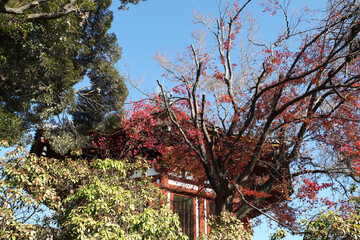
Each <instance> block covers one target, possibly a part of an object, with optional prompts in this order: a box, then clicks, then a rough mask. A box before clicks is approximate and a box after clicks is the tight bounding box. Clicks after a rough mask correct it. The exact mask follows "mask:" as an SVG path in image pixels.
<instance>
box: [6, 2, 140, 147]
mask: <svg viewBox="0 0 360 240" xmlns="http://www.w3.org/2000/svg"><path fill="white" fill-rule="evenodd" d="M111 2H112V1H111V0H99V1H83V0H80V1H75V0H61V1H49V0H40V1H31V0H27V1H17V0H2V1H0V102H1V110H0V119H1V123H0V138H1V139H8V140H11V141H12V142H15V141H17V140H19V138H21V137H22V136H23V134H24V132H26V131H27V130H28V129H29V128H30V127H32V126H34V125H35V124H39V123H44V122H46V121H47V120H49V119H51V118H54V116H57V117H58V119H57V120H56V123H57V124H59V123H63V126H64V125H67V126H68V128H69V129H72V130H74V129H75V128H78V129H77V132H78V131H80V132H84V131H87V130H88V129H90V128H96V127H97V126H98V125H99V124H103V123H104V118H99V117H95V118H91V117H89V114H88V112H87V111H88V110H89V111H91V112H92V116H94V115H97V116H104V115H106V114H105V113H114V112H118V111H119V110H121V106H122V103H123V101H124V99H125V98H126V96H127V89H126V87H125V85H124V83H123V80H122V78H121V77H120V76H119V73H118V72H117V71H116V69H115V67H114V64H115V63H116V62H117V60H118V59H119V58H120V50H121V49H120V48H119V46H118V44H117V40H116V36H115V35H114V34H110V33H108V30H109V28H110V26H111V23H112V20H113V15H112V12H111V11H110V10H109V7H110V5H111ZM128 2H129V1H121V3H122V4H127V3H128ZM130 2H131V3H134V4H136V3H138V1H136V2H134V1H130ZM86 79H89V82H90V83H89V87H83V88H82V89H81V90H76V89H75V88H74V86H75V85H76V84H78V83H80V82H81V81H84V80H86ZM95 113H96V114H95ZM64 114H65V115H64ZM66 114H70V116H69V117H66ZM71 115H74V119H72V117H71ZM72 121H74V122H72ZM8 126H10V128H9V127H8ZM69 126H70V127H69ZM72 126H75V128H73V127H72ZM14 130H15V131H14Z"/></svg>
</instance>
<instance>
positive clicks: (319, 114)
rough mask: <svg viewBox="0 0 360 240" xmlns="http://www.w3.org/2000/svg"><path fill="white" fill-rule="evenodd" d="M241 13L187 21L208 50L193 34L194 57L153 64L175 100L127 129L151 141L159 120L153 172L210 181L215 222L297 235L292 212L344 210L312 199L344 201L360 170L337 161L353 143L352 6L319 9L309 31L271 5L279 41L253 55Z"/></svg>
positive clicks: (235, 7)
mask: <svg viewBox="0 0 360 240" xmlns="http://www.w3.org/2000/svg"><path fill="white" fill-rule="evenodd" d="M250 2H254V1H252V0H248V1H230V2H228V3H227V4H225V5H221V6H220V7H219V10H220V11H219V12H220V15H219V17H214V18H211V17H204V16H202V15H196V17H197V20H198V22H199V23H201V24H202V25H203V26H204V27H205V31H207V32H208V33H209V34H210V37H213V40H214V41H213V42H212V43H215V46H214V47H209V46H205V45H204V43H208V44H209V42H210V43H211V41H205V40H204V39H200V38H199V36H201V34H196V37H197V38H198V40H199V41H198V42H197V45H191V46H189V48H188V51H187V52H185V53H184V54H183V55H180V57H179V58H178V59H176V60H175V61H170V60H169V59H168V58H166V57H165V56H162V55H159V56H158V59H159V62H160V64H161V65H162V66H163V68H164V69H165V75H166V76H167V77H168V78H169V79H171V80H173V81H175V82H177V83H179V85H178V86H176V87H175V88H174V89H173V92H174V94H175V95H174V97H173V98H172V99H171V101H169V100H165V101H163V103H161V104H160V103H155V104H154V103H150V104H148V105H146V104H145V103H144V101H143V102H141V103H139V104H141V106H140V107H139V104H137V105H136V107H135V108H134V111H135V112H134V115H133V118H136V119H137V120H138V122H137V123H136V126H137V127H138V128H137V129H139V128H141V127H142V128H143V129H149V127H148V126H150V125H151V124H152V125H153V126H154V127H157V129H159V126H160V125H161V124H159V118H160V119H161V121H160V122H161V123H162V124H163V125H164V124H167V125H169V128H166V129H165V130H166V131H164V133H163V134H162V137H161V139H159V140H157V142H155V143H154V142H150V143H151V144H153V145H152V146H156V148H157V149H160V147H159V144H161V143H163V146H164V148H166V149H165V150H162V151H163V153H164V154H165V157H164V158H163V162H162V164H164V162H166V161H168V166H173V168H174V170H178V171H188V172H191V173H192V174H193V175H196V176H197V177H198V178H202V177H203V178H205V180H208V181H209V183H210V185H211V187H212V188H213V189H214V191H215V192H216V214H217V215H220V214H221V213H222V212H224V211H231V212H233V213H235V214H236V215H237V217H238V218H239V219H244V218H245V217H246V216H249V215H251V214H254V215H256V214H259V213H262V214H265V215H267V216H269V217H271V219H273V220H276V221H277V222H278V223H280V224H282V225H284V226H288V227H289V228H290V229H291V230H292V231H293V232H294V233H300V232H301V231H300V230H299V228H297V227H299V226H297V225H296V217H297V216H299V215H301V212H303V211H304V210H305V209H309V208H303V209H301V208H300V205H299V204H300V203H301V204H304V206H307V207H309V206H313V205H315V204H319V205H322V206H325V207H342V208H343V209H344V208H346V207H349V208H351V204H348V202H346V201H344V199H343V200H341V201H338V202H336V201H332V200H331V199H327V198H324V197H321V196H319V195H318V193H319V192H320V191H321V190H322V189H330V190H333V191H341V192H342V193H343V194H344V195H343V196H347V194H351V191H350V186H352V185H357V184H358V183H359V180H360V179H359V171H360V168H359V159H358V157H353V156H354V155H352V157H350V156H349V155H348V154H347V152H346V151H347V149H349V148H354V147H355V146H357V144H358V142H359V134H358V133H359V130H360V125H359V123H360V106H359V96H360V95H359V91H360V87H359V86H360V75H359V67H360V65H359V59H358V55H359V52H360V48H359V46H360V45H359V37H358V36H359V32H360V25H359V24H360V19H359V16H360V6H359V2H358V1H354V0H346V1H337V0H333V1H328V6H327V9H326V10H325V11H323V15H322V16H323V18H322V19H320V20H319V21H317V22H316V23H315V24H311V25H310V24H309V23H308V21H307V20H308V18H307V17H310V15H308V14H310V13H312V12H311V11H309V10H308V9H305V10H304V12H303V15H302V18H301V19H300V20H299V21H298V22H291V21H290V19H289V13H288V12H287V1H285V5H282V4H281V3H280V2H279V1H268V2H267V3H266V6H265V11H271V13H274V14H275V13H276V12H278V13H277V14H281V13H282V14H283V16H284V19H285V22H284V28H283V32H282V33H281V34H280V35H279V36H278V38H277V39H276V41H274V42H273V43H271V44H260V43H259V41H258V40H257V39H256V38H254V35H253V33H251V32H250V31H249V30H251V29H253V25H252V22H248V21H247V20H248V19H249V15H248V13H246V9H247V8H248V6H249V4H250ZM264 4H265V3H263V5H264ZM214 50H216V51H214ZM254 52H256V53H254ZM159 85H160V86H161V84H160V83H159ZM161 87H162V86H161ZM164 95H165V92H164V91H163V92H162V96H164ZM153 100H155V102H156V101H157V102H161V99H160V100H159V98H153ZM161 109H162V111H163V112H162V116H164V112H165V113H166V114H165V115H166V116H167V119H168V120H164V117H160V115H159V113H158V112H159V111H161ZM138 116H139V117H138ZM144 116H146V117H144ZM141 119H143V120H141ZM141 123H143V124H141ZM169 129H170V130H169ZM144 131H145V132H146V131H147V132H148V133H151V131H153V130H151V129H149V130H144ZM144 131H143V132H144ZM134 133H135V134H137V135H138V136H139V137H143V136H144V133H141V131H140V130H135V131H134ZM166 134H167V135H169V138H167V139H168V140H169V141H171V143H170V144H169V141H166V140H165V141H163V140H164V139H166V138H164V136H166ZM146 136H147V137H149V136H151V134H149V135H146ZM156 136H157V135H156ZM172 140H173V141H172ZM139 142H142V143H144V142H146V139H143V141H139ZM166 144H167V145H166ZM144 145H145V144H144ZM147 146H149V144H147ZM160 150H161V149H160ZM321 150H323V151H321ZM345 183H346V184H345ZM293 192H294V193H293ZM291 194H292V196H291V197H292V199H296V200H297V204H296V205H294V204H292V202H291V201H290V200H291V198H290V196H289V195H291ZM234 198H237V199H241V201H234ZM269 203H271V204H269ZM306 204H307V205H306ZM337 204H339V205H337ZM340 205H342V206H340ZM295 207H296V208H295ZM269 208H270V209H271V210H272V212H271V211H270V212H269ZM277 217H278V218H277Z"/></svg>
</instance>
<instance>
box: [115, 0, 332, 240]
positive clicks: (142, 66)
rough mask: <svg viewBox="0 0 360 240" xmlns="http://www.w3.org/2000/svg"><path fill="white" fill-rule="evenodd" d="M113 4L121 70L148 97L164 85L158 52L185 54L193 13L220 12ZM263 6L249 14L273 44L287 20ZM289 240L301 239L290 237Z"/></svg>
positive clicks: (212, 4) (182, 0)
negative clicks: (125, 7) (123, 7)
mask: <svg viewBox="0 0 360 240" xmlns="http://www.w3.org/2000/svg"><path fill="white" fill-rule="evenodd" d="M264 1H265V2H266V1H267V0H264ZM282 1H283V0H282ZM282 1H281V2H282ZM113 2H114V4H113V5H114V6H113V8H112V10H113V12H114V21H113V25H112V29H111V31H112V32H114V33H115V34H116V35H117V36H118V42H119V45H120V46H121V47H123V54H122V59H121V60H120V61H119V63H118V68H119V70H120V71H121V72H123V73H126V74H127V75H129V76H130V78H131V79H132V80H134V81H142V84H141V85H140V88H141V89H142V90H144V91H146V92H148V93H153V92H155V91H156V79H159V80H160V81H164V80H163V79H162V73H163V71H162V69H161V67H160V66H158V64H157V62H156V60H155V59H154V56H155V54H156V52H162V53H166V54H167V55H168V56H170V57H171V56H174V55H175V54H176V53H178V52H179V53H181V52H182V51H184V50H185V48H186V47H187V46H189V45H190V44H191V43H193V42H194V40H193V39H192V38H191V33H192V32H193V31H194V30H195V29H196V28H199V26H196V25H194V23H193V22H192V19H193V11H194V10H196V11H198V12H203V13H215V14H216V11H217V3H216V0H148V1H146V2H141V3H140V4H139V5H136V6H132V5H130V6H129V7H130V10H128V11H119V10H117V7H118V5H119V3H118V0H114V1H113ZM241 2H244V1H240V3H241ZM259 2H260V1H256V0H254V1H253V2H252V3H251V4H250V5H249V8H248V10H249V11H252V12H253V14H254V16H255V17H256V18H257V22H258V24H259V26H260V29H259V32H260V34H261V35H262V36H263V39H262V40H263V41H264V42H265V43H269V42H273V41H274V40H275V39H276V36H277V33H279V31H280V29H281V27H282V26H283V21H282V20H283V17H282V16H281V15H280V14H277V15H275V16H270V13H269V12H265V13H264V12H262V10H263V9H264V7H262V6H260V5H259ZM325 2H326V1H324V0H313V1H311V0H309V1H303V0H293V1H292V5H291V6H292V8H291V9H292V10H291V11H290V12H293V11H297V10H299V9H301V8H302V7H304V6H306V5H307V6H308V7H309V8H310V9H315V8H320V7H321V6H324V4H325ZM318 16H319V13H317V14H315V17H318ZM165 84H166V80H165ZM129 97H131V98H132V99H135V100H136V99H139V98H140V97H144V96H142V95H141V94H140V93H139V91H137V90H136V89H133V88H131V87H130V86H129ZM254 230H255V235H254V237H253V240H262V239H269V234H270V233H271V232H274V231H275V229H270V228H269V227H268V225H267V224H262V225H261V226H259V227H257V228H255V229H254ZM286 239H288V240H290V239H292V240H298V239H301V238H299V237H293V236H289V237H287V238H286Z"/></svg>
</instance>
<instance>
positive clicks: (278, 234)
mask: <svg viewBox="0 0 360 240" xmlns="http://www.w3.org/2000/svg"><path fill="white" fill-rule="evenodd" d="M286 235H287V232H286V231H285V230H284V229H278V230H277V231H276V232H275V233H272V234H271V235H270V239H271V240H279V239H283V238H285V237H286Z"/></svg>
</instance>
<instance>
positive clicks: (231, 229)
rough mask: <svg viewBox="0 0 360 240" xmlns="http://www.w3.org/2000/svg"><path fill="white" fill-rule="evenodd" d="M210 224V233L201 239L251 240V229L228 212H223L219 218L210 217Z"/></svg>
mask: <svg viewBox="0 0 360 240" xmlns="http://www.w3.org/2000/svg"><path fill="white" fill-rule="evenodd" d="M209 226H210V234H208V235H203V236H201V237H200V240H218V239H222V240H233V239H237V240H251V231H250V230H249V229H246V227H245V225H244V223H243V222H241V221H240V220H239V219H237V218H236V217H235V216H234V215H232V214H230V213H228V212H223V213H222V214H221V217H220V218H219V219H216V218H215V217H213V218H212V219H210V221H209Z"/></svg>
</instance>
